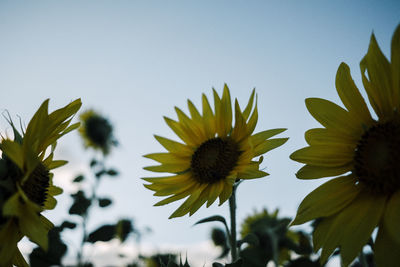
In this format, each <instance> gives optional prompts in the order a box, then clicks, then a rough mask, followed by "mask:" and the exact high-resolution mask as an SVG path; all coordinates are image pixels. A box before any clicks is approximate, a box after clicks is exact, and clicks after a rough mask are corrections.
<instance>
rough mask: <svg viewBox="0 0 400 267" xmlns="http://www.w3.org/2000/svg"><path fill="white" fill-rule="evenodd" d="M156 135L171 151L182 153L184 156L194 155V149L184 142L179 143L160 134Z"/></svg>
mask: <svg viewBox="0 0 400 267" xmlns="http://www.w3.org/2000/svg"><path fill="white" fill-rule="evenodd" d="M154 137H155V138H156V139H157V141H158V142H159V143H160V144H161V145H162V146H163V147H164V148H165V149H166V150H168V151H170V152H173V153H176V154H179V155H182V157H185V156H189V155H190V156H191V155H192V149H191V148H190V147H188V146H186V145H184V144H182V143H178V142H176V141H173V140H170V139H167V138H164V137H161V136H158V135H154Z"/></svg>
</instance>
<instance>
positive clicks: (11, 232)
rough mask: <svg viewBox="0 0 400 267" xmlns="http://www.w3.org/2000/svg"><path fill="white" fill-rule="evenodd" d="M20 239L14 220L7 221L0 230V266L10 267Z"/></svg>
mask: <svg viewBox="0 0 400 267" xmlns="http://www.w3.org/2000/svg"><path fill="white" fill-rule="evenodd" d="M21 238H22V235H21V234H20V232H19V230H18V225H17V223H16V220H15V219H8V220H7V221H6V222H5V223H4V224H3V225H2V227H1V230H0V240H1V245H0V266H12V265H11V262H12V259H13V257H14V255H15V254H16V253H17V250H18V247H17V243H18V241H19V240H20V239H21ZM4 244H6V245H4Z"/></svg>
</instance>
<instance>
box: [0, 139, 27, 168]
mask: <svg viewBox="0 0 400 267" xmlns="http://www.w3.org/2000/svg"><path fill="white" fill-rule="evenodd" d="M1 150H2V152H3V153H4V154H6V155H7V157H9V158H10V159H11V160H12V161H13V162H14V163H15V164H16V165H17V166H18V168H20V169H21V170H23V169H24V154H23V151H22V147H21V145H20V144H18V143H16V142H13V141H11V140H3V141H2V142H1Z"/></svg>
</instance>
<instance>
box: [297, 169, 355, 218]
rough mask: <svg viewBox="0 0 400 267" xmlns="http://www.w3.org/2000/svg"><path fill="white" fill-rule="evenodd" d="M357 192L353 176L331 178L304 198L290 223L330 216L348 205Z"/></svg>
mask: <svg viewBox="0 0 400 267" xmlns="http://www.w3.org/2000/svg"><path fill="white" fill-rule="evenodd" d="M359 192H360V189H359V187H358V186H357V185H356V184H355V180H354V177H351V176H343V177H339V178H335V179H332V180H330V181H328V182H326V183H324V184H323V185H321V186H320V187H318V188H317V189H315V190H314V191H312V192H311V193H310V194H308V196H306V198H304V200H303V201H302V202H301V204H300V206H299V209H298V211H297V215H296V218H295V219H294V221H293V222H292V225H298V224H303V223H305V222H308V221H311V220H313V219H317V218H320V217H328V216H331V215H333V214H335V213H337V212H339V211H341V210H342V209H344V208H345V207H346V206H347V205H349V204H350V203H351V202H352V201H353V200H354V199H355V198H356V197H357V195H358V194H359Z"/></svg>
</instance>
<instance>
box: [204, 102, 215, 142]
mask: <svg viewBox="0 0 400 267" xmlns="http://www.w3.org/2000/svg"><path fill="white" fill-rule="evenodd" d="M202 105H203V120H204V123H203V125H204V131H205V133H206V135H207V137H208V138H213V137H214V136H215V132H216V131H215V127H216V126H215V117H214V113H213V111H212V109H211V106H210V103H209V102H208V99H207V97H206V96H205V95H204V94H203V95H202Z"/></svg>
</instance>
